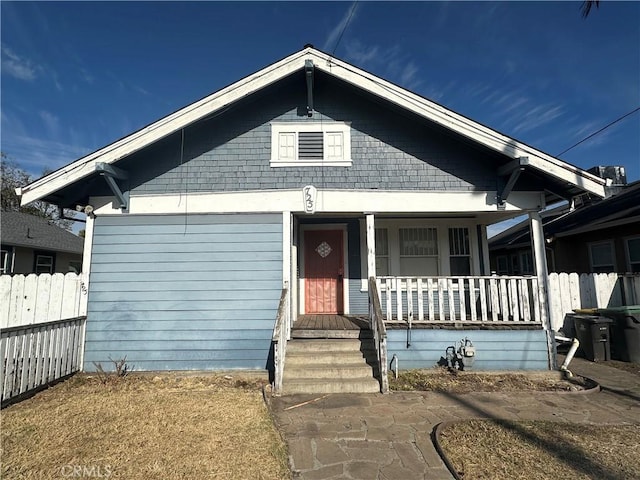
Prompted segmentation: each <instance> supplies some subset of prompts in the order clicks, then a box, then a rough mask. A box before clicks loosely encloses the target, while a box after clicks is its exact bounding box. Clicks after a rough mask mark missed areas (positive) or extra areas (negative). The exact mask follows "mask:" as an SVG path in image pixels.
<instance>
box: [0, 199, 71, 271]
mask: <svg viewBox="0 0 640 480" xmlns="http://www.w3.org/2000/svg"><path fill="white" fill-rule="evenodd" d="M0 222H1V224H2V227H1V228H2V229H1V230H0V240H1V242H2V258H1V263H0V266H1V267H2V274H19V273H22V274H29V273H57V272H61V273H67V272H76V273H80V271H81V269H82V250H83V248H84V239H83V238H81V237H78V236H77V235H74V234H73V233H71V232H69V231H67V230H65V229H64V228H60V227H58V226H57V225H56V224H54V223H52V222H51V221H49V220H48V219H46V218H43V217H36V216H34V215H28V214H26V213H20V212H1V213H0Z"/></svg>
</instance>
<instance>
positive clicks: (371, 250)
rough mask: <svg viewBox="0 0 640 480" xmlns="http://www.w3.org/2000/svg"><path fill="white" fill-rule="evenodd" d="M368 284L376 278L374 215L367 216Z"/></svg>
mask: <svg viewBox="0 0 640 480" xmlns="http://www.w3.org/2000/svg"><path fill="white" fill-rule="evenodd" d="M366 218H367V282H368V281H369V278H371V277H375V276H376V227H375V218H374V215H373V213H368V214H367V216H366Z"/></svg>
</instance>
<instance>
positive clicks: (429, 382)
mask: <svg viewBox="0 0 640 480" xmlns="http://www.w3.org/2000/svg"><path fill="white" fill-rule="evenodd" d="M595 386H596V384H595V383H593V382H591V381H590V380H588V379H585V378H582V377H578V376H576V377H574V378H573V379H571V380H566V379H563V378H562V376H561V375H560V373H559V372H544V373H543V372H538V373H530V374H527V373H470V372H460V371H456V370H454V371H449V370H448V369H446V368H435V369H428V370H407V371H403V372H399V374H398V378H394V376H393V374H390V375H389V387H390V388H391V389H392V390H402V391H407V390H408V391H432V392H449V393H469V392H519V391H538V392H576V391H581V390H587V389H590V388H593V387H595Z"/></svg>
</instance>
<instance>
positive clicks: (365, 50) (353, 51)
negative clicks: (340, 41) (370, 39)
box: [345, 40, 380, 68]
mask: <svg viewBox="0 0 640 480" xmlns="http://www.w3.org/2000/svg"><path fill="white" fill-rule="evenodd" d="M345 49H346V51H347V54H346V59H347V60H348V61H350V62H352V63H354V64H355V65H358V66H360V67H362V68H365V66H366V65H367V64H368V63H371V62H373V61H375V60H376V59H377V58H378V57H379V56H380V49H379V48H378V46H377V45H373V46H370V47H367V46H365V45H363V44H362V42H360V41H359V40H352V41H349V42H346V43H345Z"/></svg>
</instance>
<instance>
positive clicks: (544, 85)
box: [0, 1, 640, 180]
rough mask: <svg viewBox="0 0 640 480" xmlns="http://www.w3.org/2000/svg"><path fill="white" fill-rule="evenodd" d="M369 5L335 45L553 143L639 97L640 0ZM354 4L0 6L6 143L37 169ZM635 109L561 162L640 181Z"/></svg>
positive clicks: (469, 112) (530, 137) (260, 58)
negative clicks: (592, 5) (583, 8)
mask: <svg viewBox="0 0 640 480" xmlns="http://www.w3.org/2000/svg"><path fill="white" fill-rule="evenodd" d="M580 5H581V2H567V3H561V2H535V3H529V2H499V3H489V2H487V3H463V2H409V3H400V2H395V3H387V2H360V3H357V4H356V9H355V13H354V14H353V16H352V18H351V22H350V24H349V26H348V28H347V30H346V32H345V33H344V36H343V37H342V39H341V41H340V43H339V45H338V47H337V49H336V50H335V56H336V57H338V58H341V59H343V60H346V61H348V62H351V63H353V64H354V65H356V66H359V67H362V68H364V69H365V70H368V71H370V72H372V73H374V74H377V75H379V76H381V77H383V78H386V79H387V80H390V81H392V82H394V83H397V84H399V85H401V86H403V87H406V88H408V89H411V90H413V91H415V92H417V93H419V94H421V95H424V96H426V97H428V98H430V99H432V100H434V101H436V102H438V103H440V104H442V105H444V106H446V107H448V108H451V109H453V110H455V111H457V112H459V113H461V114H463V115H466V116H468V117H470V118H472V119H474V120H476V121H479V122H481V123H483V124H485V125H487V126H489V127H492V128H495V129H496V130H498V131H500V132H502V133H505V134H507V135H510V136H512V137H515V138H517V139H519V140H521V141H523V142H525V143H528V144H531V145H533V146H534V147H537V148H539V149H541V150H543V151H545V152H547V153H550V154H553V155H555V154H558V153H560V152H561V151H563V150H564V149H566V148H568V147H569V146H571V145H573V144H574V143H576V142H577V141H579V140H581V139H582V138H584V137H585V136H587V135H588V134H589V133H592V132H593V131H595V130H597V129H598V128H600V127H603V126H604V125H606V124H607V123H609V122H611V121H613V120H615V119H616V118H617V117H619V116H621V115H623V114H624V113H627V112H629V111H631V110H633V109H634V108H637V107H639V106H640V3H638V2H620V3H618V2H601V5H600V8H599V9H598V10H594V11H592V13H591V15H590V16H589V17H588V18H587V19H583V18H582V17H581V16H580ZM351 7H352V4H351V3H343V2H328V3H310V2H305V3H302V2H301V3H285V2H259V3H251V2H233V3H223V2H196V3H173V2H161V3H155V2H143V3H132V2H111V3H97V2H86V3H85V2H70V3H57V2H47V3H28V2H6V1H3V2H2V3H1V4H0V8H1V22H2V25H1V26H2V34H1V41H2V85H1V95H2V97H1V102H2V103H1V111H2V119H1V128H2V133H1V149H2V151H3V152H4V153H6V154H8V155H9V156H10V158H12V159H13V160H15V161H16V162H17V163H18V164H20V165H21V166H22V167H23V168H24V169H26V170H27V171H29V172H30V173H32V174H34V175H35V176H39V174H40V173H42V171H43V170H44V169H45V168H49V169H55V168H58V167H61V166H62V165H64V164H67V163H69V162H71V161H73V160H75V159H77V158H79V157H81V156H83V155H84V154H87V153H89V152H91V151H93V150H96V149H98V148H100V147H102V146H105V145H107V144H109V143H111V142H112V141H115V140H117V139H118V138H120V137H122V136H124V135H127V134H129V133H131V132H133V131H134V130H136V129H138V128H140V127H143V126H145V125H147V124H149V123H151V122H153V121H155V120H157V119H159V118H161V117H163V116H165V115H167V114H169V113H171V112H173V111H175V110H177V109H179V108H181V107H183V106H186V105H188V104H190V103H191V102H193V101H195V100H197V99H199V98H201V97H203V96H205V95H208V94H209V93H212V92H214V91H216V90H218V89H220V88H222V87H224V86H226V85H228V84H230V83H232V82H234V81H236V80H239V79H240V78H242V77H244V76H246V75H248V74H250V73H252V72H254V71H256V70H259V69H261V68H263V67H265V66H267V65H269V64H270V63H273V62H275V61H276V60H279V59H280V58H282V57H285V56H287V55H289V54H290V53H293V52H294V51H297V50H299V49H301V48H302V47H303V46H304V45H305V44H306V43H312V44H314V45H315V46H316V47H318V48H320V49H322V50H324V51H328V52H333V50H334V47H335V45H336V41H337V39H338V36H339V33H340V32H341V31H342V27H343V26H344V23H345V22H346V21H347V18H348V15H349V12H350V9H351ZM639 132H640V112H638V113H636V114H634V115H632V116H630V117H628V118H627V119H625V120H624V121H622V122H620V123H618V124H617V125H615V126H614V127H612V128H610V129H608V130H606V131H605V132H604V133H602V134H600V135H598V136H596V137H594V138H593V139H592V140H590V141H588V142H585V143H583V144H582V145H580V146H578V147H576V148H574V149H573V150H571V151H570V152H568V153H567V154H565V155H563V156H562V157H561V158H562V159H563V160H566V161H568V162H570V163H573V164H575V165H578V166H580V167H583V168H589V167H591V166H594V165H604V164H607V165H612V164H615V165H623V166H625V167H626V170H627V176H628V178H629V180H638V179H640V139H639V138H640V133H639Z"/></svg>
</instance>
